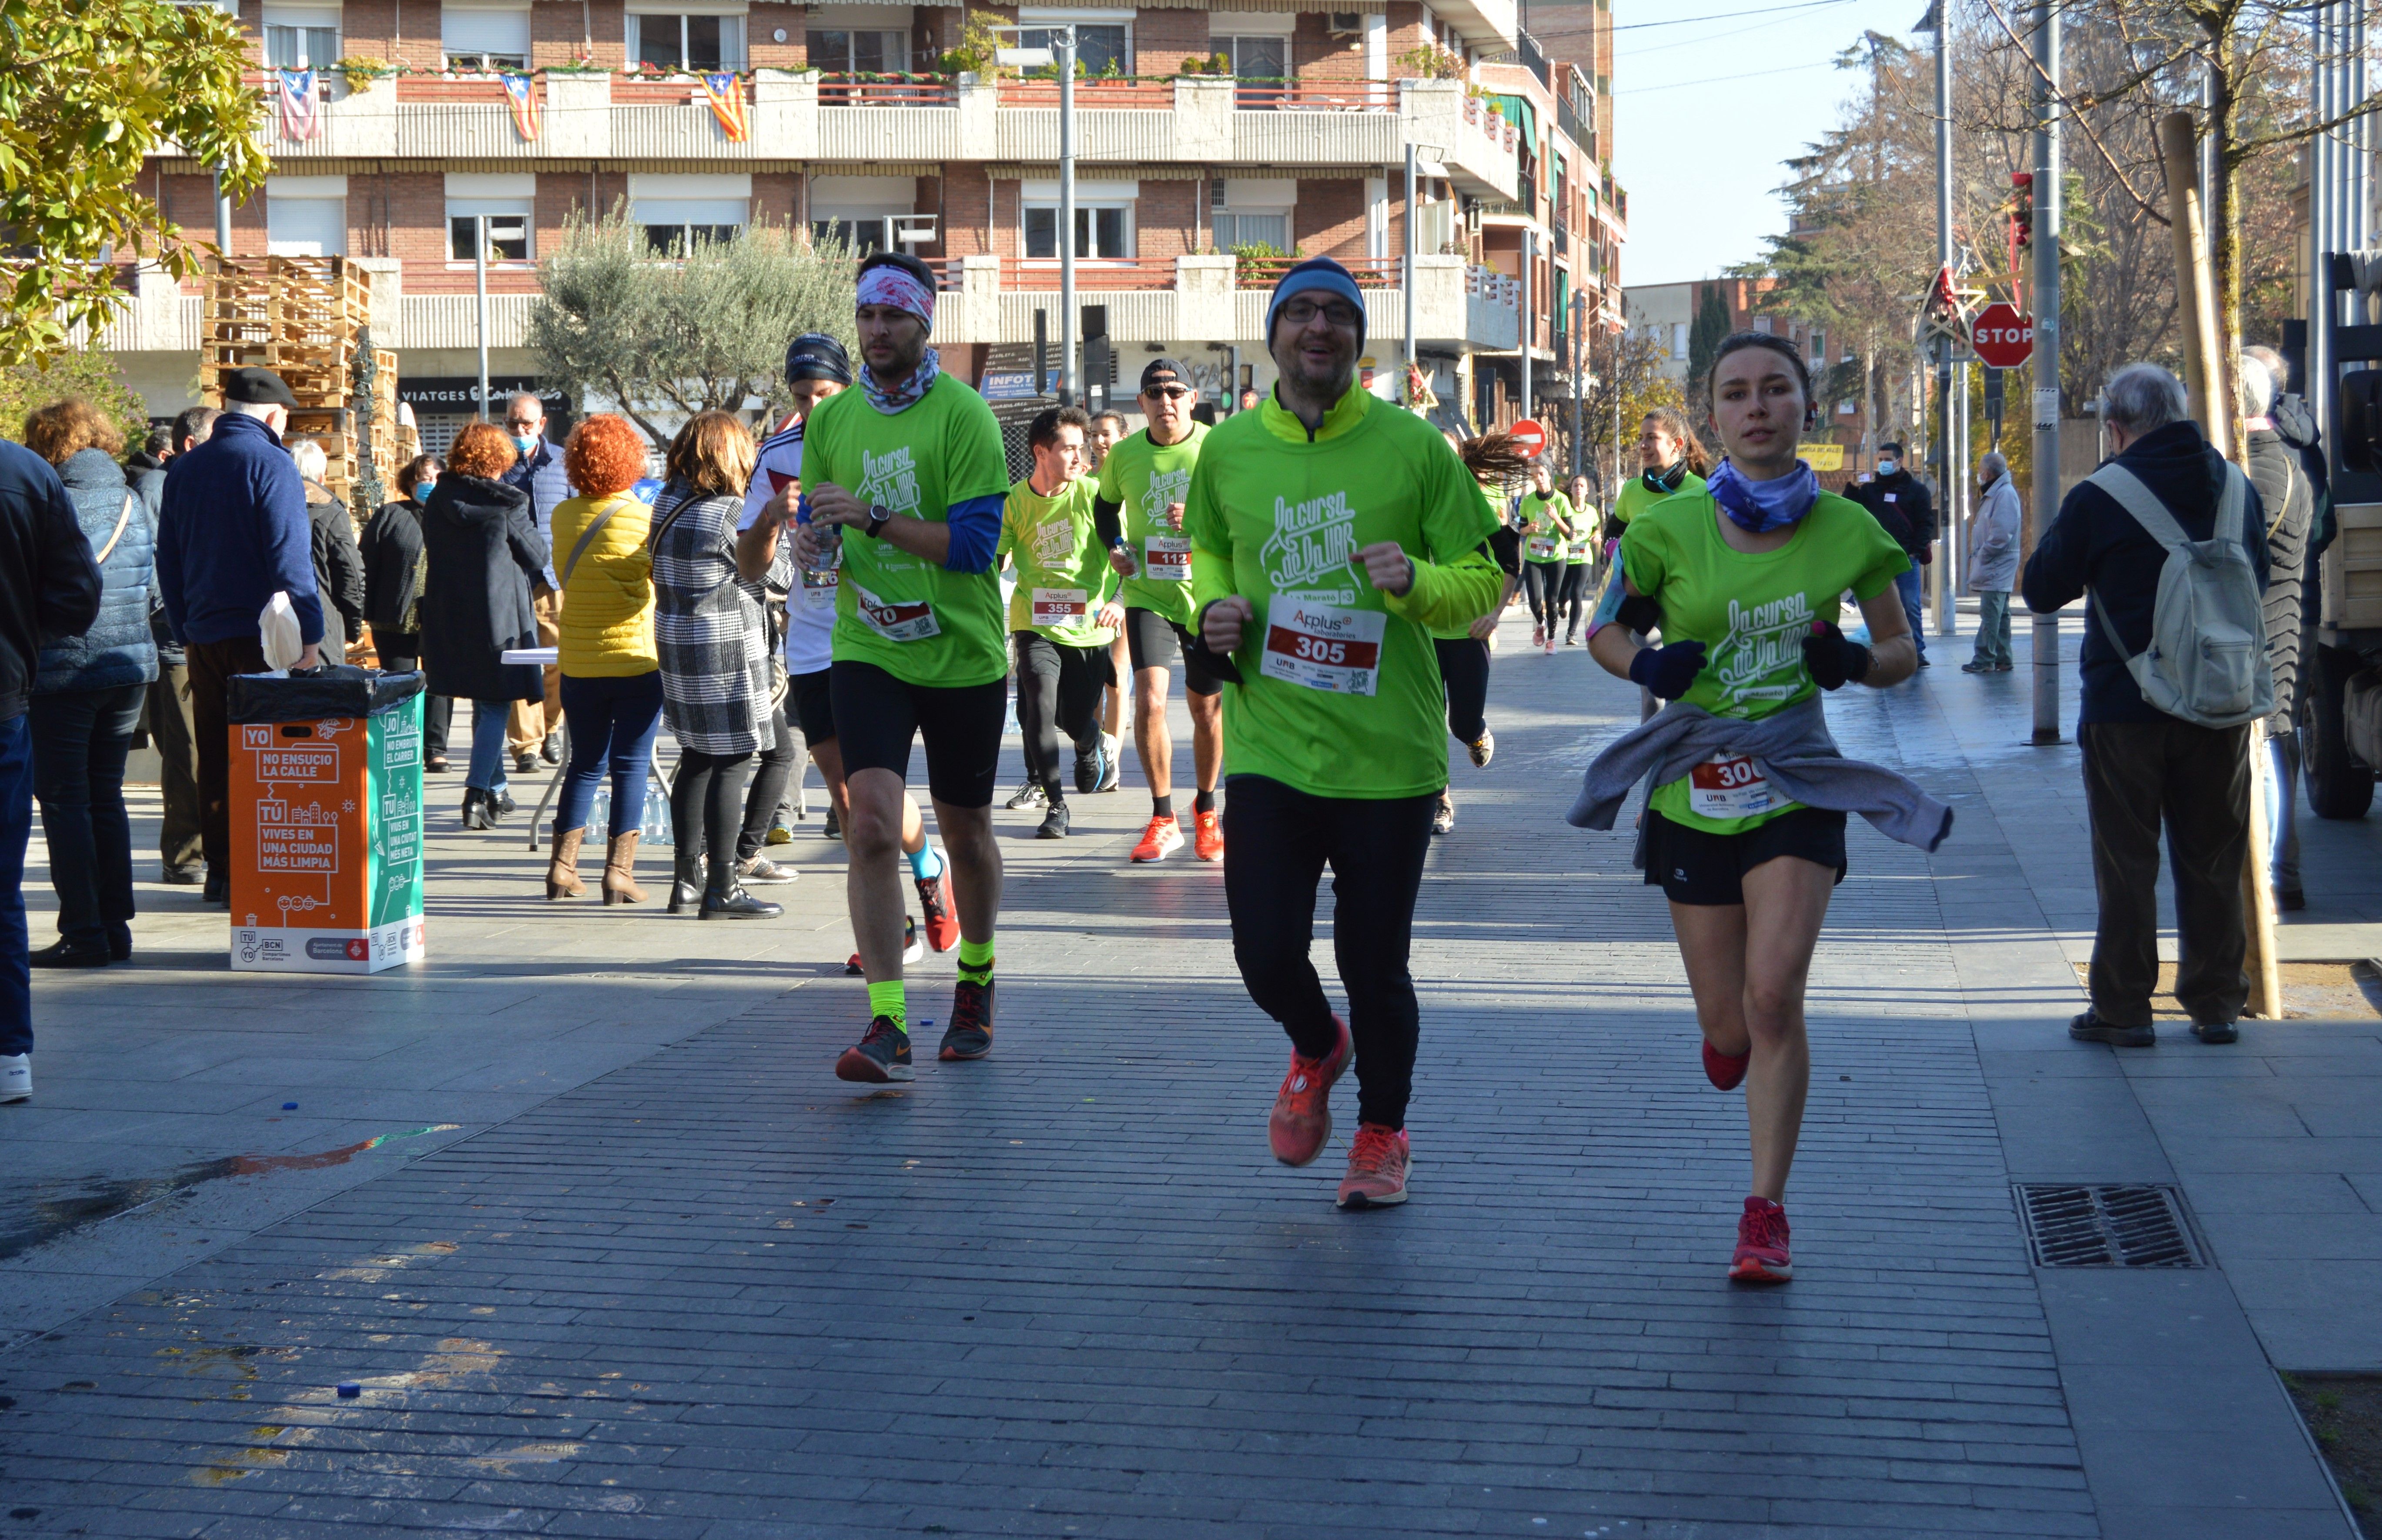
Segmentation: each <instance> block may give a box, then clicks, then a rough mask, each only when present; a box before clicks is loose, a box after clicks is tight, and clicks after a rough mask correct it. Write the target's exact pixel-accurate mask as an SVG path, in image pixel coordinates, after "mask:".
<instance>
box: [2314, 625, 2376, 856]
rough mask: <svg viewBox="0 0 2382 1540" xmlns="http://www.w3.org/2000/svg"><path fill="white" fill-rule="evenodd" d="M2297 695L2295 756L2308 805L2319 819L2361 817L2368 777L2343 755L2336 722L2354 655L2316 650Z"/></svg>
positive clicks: (2370, 791) (2367, 801)
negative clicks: (2297, 746) (2298, 749)
mask: <svg viewBox="0 0 2382 1540" xmlns="http://www.w3.org/2000/svg"><path fill="white" fill-rule="evenodd" d="M2313 661H2314V664H2315V666H2314V667H2313V668H2311V669H2309V670H2308V671H2307V677H2306V680H2305V682H2304V684H2303V685H2302V688H2301V691H2300V732H2301V734H2302V740H2301V752H2302V763H2303V764H2305V766H2306V773H2307V792H2308V805H2309V806H2311V807H2313V808H2314V809H2315V815H2316V816H2317V817H2319V818H2363V817H2364V816H2365V810H2366V809H2368V808H2370V807H2372V806H2373V805H2374V772H2373V771H2372V770H2371V769H2369V768H2368V767H2366V766H2364V765H2363V764H2358V763H2357V761H2356V760H2355V759H2354V758H2353V757H2351V754H2350V752H2349V741H2348V738H2347V736H2346V734H2345V732H2344V730H2343V725H2342V722H2341V710H2340V703H2341V694H2342V692H2343V691H2344V690H2346V688H2347V687H2348V683H2349V676H2351V674H2354V673H2356V672H2357V671H2358V666H2359V661H2360V660H2359V659H2358V657H2357V654H2354V653H2344V652H2341V651H2340V650H2339V649H2338V648H2334V647H2322V646H2320V647H2318V648H2317V649H2316V655H2315V657H2314V660H2313Z"/></svg>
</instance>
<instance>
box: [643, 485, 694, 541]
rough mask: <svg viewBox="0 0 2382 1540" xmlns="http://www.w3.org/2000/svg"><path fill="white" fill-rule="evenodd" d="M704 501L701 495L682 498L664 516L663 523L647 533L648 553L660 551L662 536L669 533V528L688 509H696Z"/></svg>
mask: <svg viewBox="0 0 2382 1540" xmlns="http://www.w3.org/2000/svg"><path fill="white" fill-rule="evenodd" d="M702 501H703V498H702V496H701V495H693V496H687V497H681V498H680V499H679V500H678V502H677V504H676V505H675V506H673V507H671V508H670V510H669V512H668V513H666V514H664V515H662V521H661V522H660V523H658V524H657V525H655V526H654V527H653V528H652V530H650V531H648V532H646V535H645V549H647V550H648V551H658V550H660V549H661V548H662V536H664V535H666V534H668V533H669V528H670V526H671V525H672V524H675V523H677V522H678V520H679V515H681V514H682V513H684V512H685V511H686V510H687V509H689V508H691V507H694V505H695V504H697V503H700V502H702Z"/></svg>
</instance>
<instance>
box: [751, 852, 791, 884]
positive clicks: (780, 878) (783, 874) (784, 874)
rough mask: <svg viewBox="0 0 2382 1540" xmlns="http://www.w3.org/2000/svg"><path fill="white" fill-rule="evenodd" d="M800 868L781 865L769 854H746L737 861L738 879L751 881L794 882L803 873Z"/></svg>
mask: <svg viewBox="0 0 2382 1540" xmlns="http://www.w3.org/2000/svg"><path fill="white" fill-rule="evenodd" d="M801 875H802V872H801V870H800V869H799V868H796V867H792V866H780V865H779V864H778V863H777V862H774V861H771V860H770V859H769V858H768V857H767V856H760V855H754V856H746V857H745V858H744V859H743V861H740V862H737V863H736V880H737V881H738V882H749V883H777V882H792V881H794V880H795V879H796V878H798V877H800V876H801Z"/></svg>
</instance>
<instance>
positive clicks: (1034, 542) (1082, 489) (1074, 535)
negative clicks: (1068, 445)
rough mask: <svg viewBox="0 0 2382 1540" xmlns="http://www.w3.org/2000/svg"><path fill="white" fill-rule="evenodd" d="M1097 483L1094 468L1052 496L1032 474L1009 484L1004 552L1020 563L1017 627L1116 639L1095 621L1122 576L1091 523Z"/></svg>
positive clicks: (1088, 643)
mask: <svg viewBox="0 0 2382 1540" xmlns="http://www.w3.org/2000/svg"><path fill="white" fill-rule="evenodd" d="M1097 491H1098V489H1097V488H1096V487H1094V486H1093V484H1092V479H1091V478H1090V477H1089V476H1078V477H1076V478H1075V479H1074V481H1072V482H1069V483H1067V484H1066V485H1065V486H1062V487H1061V488H1060V489H1059V491H1058V494H1057V495H1055V496H1050V497H1045V496H1043V495H1041V494H1040V493H1038V492H1036V491H1035V490H1034V486H1033V483H1031V482H1019V483H1017V484H1016V485H1014V486H1013V487H1011V488H1010V489H1009V501H1008V502H1007V503H1005V504H1004V505H1002V507H1001V552H1000V554H1001V556H1009V557H1011V558H1013V560H1015V561H1016V563H1017V586H1016V587H1015V588H1013V589H1012V590H1011V591H1010V594H1009V629H1011V630H1013V631H1039V632H1041V633H1042V634H1043V635H1044V636H1047V637H1049V638H1050V640H1051V641H1053V642H1061V643H1063V644H1064V645H1066V646H1069V647H1105V646H1107V645H1108V644H1109V643H1110V642H1113V641H1114V640H1116V632H1114V631H1112V630H1110V629H1108V628H1107V627H1105V626H1096V625H1094V624H1093V623H1092V617H1093V616H1095V615H1097V614H1099V608H1100V605H1103V604H1106V603H1107V602H1108V599H1109V593H1110V591H1111V589H1113V588H1114V587H1115V586H1116V581H1117V576H1116V571H1115V569H1114V568H1111V567H1110V566H1109V559H1108V554H1107V553H1106V552H1104V551H1102V550H1101V549H1100V543H1099V536H1098V534H1097V533H1096V532H1094V530H1093V528H1092V499H1093V497H1094V495H1096V493H1097ZM995 565H996V566H997V565H999V564H998V562H997V561H996V563H995Z"/></svg>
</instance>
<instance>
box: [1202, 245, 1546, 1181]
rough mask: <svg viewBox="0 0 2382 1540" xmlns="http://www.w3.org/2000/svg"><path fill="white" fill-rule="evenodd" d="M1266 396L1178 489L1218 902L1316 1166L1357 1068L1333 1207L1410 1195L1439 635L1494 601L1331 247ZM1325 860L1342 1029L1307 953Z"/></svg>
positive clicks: (1301, 284)
mask: <svg viewBox="0 0 2382 1540" xmlns="http://www.w3.org/2000/svg"><path fill="white" fill-rule="evenodd" d="M1266 345H1267V348H1268V349H1269V350H1270V351H1271V354H1272V355H1273V361H1274V364H1275V367H1276V368H1277V369H1279V370H1280V372H1281V379H1280V381H1279V382H1278V383H1277V384H1276V385H1275V386H1274V394H1273V397H1272V398H1271V399H1270V400H1268V401H1266V402H1264V403H1263V404H1261V405H1260V406H1259V409H1257V410H1256V411H1253V412H1243V413H1241V414H1240V415H1238V416H1236V417H1234V418H1232V419H1230V420H1228V421H1226V422H1222V423H1220V424H1218V425H1217V427H1216V428H1215V429H1214V430H1213V431H1212V432H1211V433H1209V434H1208V437H1207V442H1206V446H1205V449H1204V452H1203V453H1202V454H1201V456H1200V458H1199V463H1198V466H1197V469H1196V470H1195V471H1193V472H1192V476H1191V489H1190V493H1189V495H1188V497H1187V498H1186V499H1185V502H1186V508H1185V516H1184V529H1185V532H1187V533H1188V534H1189V535H1190V536H1191V540H1192V546H1193V554H1192V581H1193V586H1194V590H1195V593H1196V597H1197V604H1198V606H1199V607H1198V619H1197V631H1196V635H1197V638H1198V646H1199V649H1200V650H1201V651H1202V652H1204V653H1206V654H1208V659H1207V661H1208V666H1209V667H1211V668H1213V669H1215V670H1216V671H1217V672H1219V673H1221V674H1222V675H1223V676H1224V677H1225V678H1226V679H1227V680H1228V682H1229V683H1230V688H1229V689H1227V690H1226V691H1225V692H1224V746H1225V752H1226V753H1227V754H1228V755H1229V756H1230V757H1231V760H1232V764H1233V776H1232V779H1231V782H1230V786H1229V789H1230V791H1231V793H1232V795H1231V799H1230V801H1229V802H1228V804H1227V806H1226V810H1225V817H1226V819H1227V821H1228V823H1229V825H1230V827H1229V828H1228V830H1227V831H1226V832H1227V834H1228V835H1229V837H1230V838H1229V841H1228V846H1229V854H1227V856H1226V857H1225V860H1224V895H1225V900H1226V903H1227V906H1228V908H1229V909H1230V911H1231V915H1232V923H1233V955H1234V959H1235V960H1237V961H1238V962H1239V964H1240V969H1241V977H1242V979H1243V980H1244V981H1245V982H1246V984H1247V985H1248V990H1249V996H1250V998H1251V999H1253V1000H1254V1001H1256V1003H1257V1005H1258V1008H1259V1009H1261V1010H1263V1011H1264V1012H1265V1013H1266V1014H1267V1015H1269V1016H1271V1017H1272V1018H1273V1019H1274V1020H1275V1021H1280V1022H1281V1023H1282V1024H1283V1030H1284V1031H1286V1032H1287V1033H1289V1034H1290V1039H1291V1057H1290V1072H1289V1073H1288V1074H1287V1075H1285V1076H1284V1077H1283V1082H1282V1089H1281V1091H1280V1092H1279V1093H1278V1094H1276V1095H1275V1098H1274V1106H1273V1115H1272V1118H1271V1122H1270V1124H1269V1128H1268V1135H1269V1138H1270V1140H1271V1144H1272V1147H1273V1154H1274V1158H1275V1159H1277V1160H1280V1161H1282V1162H1283V1163H1284V1164H1285V1165H1290V1166H1304V1165H1306V1164H1308V1162H1310V1161H1312V1160H1313V1159H1315V1157H1316V1156H1317V1155H1320V1154H1321V1153H1322V1151H1323V1146H1324V1143H1325V1142H1326V1141H1327V1140H1328V1139H1329V1138H1330V1137H1331V1132H1332V1101H1331V1099H1332V1082H1335V1081H1337V1080H1338V1079H1339V1078H1340V1076H1341V1074H1342V1072H1343V1071H1344V1070H1345V1069H1347V1068H1348V1067H1349V1064H1350V1062H1351V1060H1352V1059H1353V1060H1354V1062H1355V1064H1356V1069H1357V1084H1358V1092H1357V1118H1358V1125H1357V1137H1356V1139H1355V1140H1354V1142H1353V1143H1352V1144H1351V1147H1350V1150H1349V1155H1348V1173H1347V1176H1346V1178H1345V1179H1344V1180H1343V1181H1342V1182H1341V1183H1340V1192H1339V1201H1340V1204H1341V1206H1342V1207H1344V1208H1365V1207H1370V1206H1374V1205H1377V1204H1398V1203H1404V1202H1405V1201H1406V1171H1407V1167H1408V1164H1409V1161H1410V1158H1411V1151H1410V1148H1409V1145H1408V1143H1407V1139H1406V1101H1407V1097H1408V1095H1409V1094H1410V1092H1411V1090H1412V1087H1413V1082H1414V1064H1415V1050H1416V1045H1417V1043H1418V1038H1419V1035H1420V1010H1419V1007H1418V1002H1417V1001H1416V998H1415V988H1414V980H1413V977H1412V975H1410V974H1409V973H1408V972H1407V971H1406V956H1407V952H1408V950H1409V947H1410V946H1411V943H1412V940H1413V934H1414V911H1415V899H1416V898H1417V896H1418V892H1419V890H1420V888H1421V885H1422V869H1423V861H1424V858H1425V856H1426V854H1427V852H1428V851H1429V849H1430V821H1431V813H1432V812H1433V810H1434V809H1435V808H1436V807H1437V805H1438V802H1439V793H1440V789H1441V788H1443V787H1444V786H1445V785H1446V784H1447V746H1446V740H1445V739H1444V737H1443V734H1444V733H1445V732H1446V730H1447V728H1446V725H1445V722H1446V718H1445V715H1444V708H1443V686H1442V683H1441V679H1440V674H1439V662H1438V657H1437V654H1436V653H1435V651H1434V650H1433V648H1432V646H1431V636H1430V628H1431V627H1435V626H1437V627H1447V626H1456V625H1463V624H1467V623H1468V622H1470V621H1472V620H1473V619H1475V618H1477V617H1480V616H1483V615H1487V614H1489V613H1491V612H1492V610H1493V609H1494V608H1495V606H1496V605H1497V602H1498V599H1499V596H1500V593H1501V590H1502V582H1503V575H1502V574H1501V573H1500V572H1499V570H1498V568H1497V564H1496V561H1495V559H1494V558H1493V557H1492V555H1491V553H1490V547H1489V544H1488V542H1489V539H1490V536H1491V534H1492V532H1494V531H1495V529H1496V527H1497V522H1498V520H1497V518H1496V515H1495V514H1494V513H1493V512H1492V510H1491V509H1490V507H1489V506H1488V504H1487V503H1486V502H1485V501H1484V500H1483V499H1482V497H1481V495H1480V486H1479V485H1478V483H1475V482H1474V480H1473V478H1472V476H1471V474H1470V473H1469V472H1467V471H1466V470H1465V468H1464V463H1463V462H1462V461H1461V460H1459V459H1457V458H1455V456H1454V455H1452V454H1450V453H1448V450H1447V446H1446V444H1445V443H1444V442H1443V441H1442V439H1441V438H1440V435H1439V430H1438V429H1436V428H1434V427H1432V426H1431V425H1430V423H1429V422H1425V421H1424V420H1423V419H1421V418H1419V417H1418V416H1416V415H1414V414H1413V413H1412V412H1407V411H1401V410H1399V409H1396V408H1394V407H1393V406H1391V405H1390V404H1389V403H1387V402H1385V401H1382V400H1381V399H1380V398H1379V397H1375V396H1373V395H1372V394H1371V393H1369V391H1367V390H1366V389H1364V387H1363V386H1362V385H1358V384H1357V355H1358V354H1359V353H1361V352H1362V351H1363V350H1364V345H1365V298H1364V295H1363V294H1362V293H1360V292H1359V291H1358V290H1357V283H1356V280H1355V279H1354V278H1352V277H1350V276H1349V275H1348V270H1347V269H1346V268H1344V267H1342V266H1341V265H1340V264H1339V263H1335V262H1332V261H1331V260H1330V259H1328V258H1315V259H1313V260H1310V261H1308V262H1303V263H1299V264H1298V265H1296V266H1295V267H1293V268H1292V269H1291V270H1290V271H1289V272H1288V273H1286V274H1284V275H1283V279H1282V282H1281V283H1279V284H1278V285H1276V286H1275V287H1274V291H1273V298H1272V299H1271V302H1270V303H1269V304H1268V306H1267V307H1266ZM1327 864H1328V865H1329V866H1330V867H1331V868H1332V876H1333V882H1332V891H1333V893H1334V895H1335V899H1334V908H1333V912H1332V945H1333V950H1334V952H1335V953H1336V954H1337V957H1338V960H1339V968H1340V982H1341V984H1342V985H1343V986H1344V988H1345V989H1346V990H1347V994H1348V1019H1347V1021H1345V1022H1343V1021H1342V1020H1341V1019H1340V1018H1339V1017H1338V1016H1337V1015H1335V1014H1333V1012H1332V1005H1331V1002H1330V1000H1328V999H1327V998H1326V997H1325V996H1324V993H1323V981H1322V980H1321V979H1320V977H1318V976H1317V973H1316V971H1315V964H1314V963H1313V961H1312V960H1311V959H1309V957H1308V951H1309V948H1310V947H1311V944H1312V941H1313V937H1314V931H1315V900H1316V887H1317V884H1318V883H1319V882H1320V881H1321V879H1322V875H1323V869H1324V867H1325V866H1326V865H1327Z"/></svg>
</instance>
